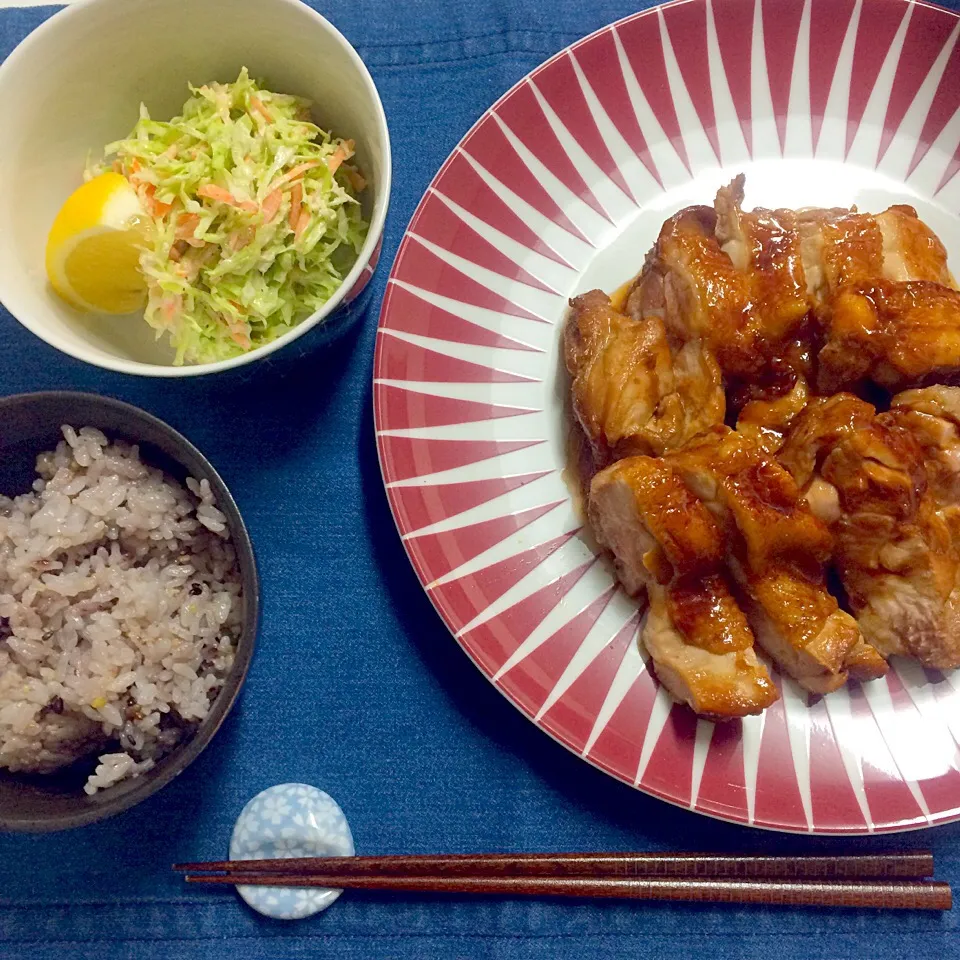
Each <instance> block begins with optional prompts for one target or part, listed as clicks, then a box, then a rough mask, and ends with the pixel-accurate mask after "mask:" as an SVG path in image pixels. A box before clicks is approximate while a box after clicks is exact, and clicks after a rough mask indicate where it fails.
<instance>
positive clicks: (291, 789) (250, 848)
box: [230, 783, 355, 920]
mask: <svg viewBox="0 0 960 960" xmlns="http://www.w3.org/2000/svg"><path fill="white" fill-rule="evenodd" d="M354 853H355V851H354V847H353V834H352V833H351V832H350V824H349V823H347V818H346V817H345V816H344V813H343V811H342V810H341V809H340V807H339V805H338V804H337V802H336V801H335V800H334V799H333V797H331V796H330V795H329V794H326V793H324V792H323V791H322V790H318V789H317V788H316V787H311V786H310V785H309V784H305V783H281V784H277V785H276V786H274V787H268V788H267V789H266V790H264V791H263V792H261V793H258V794H257V795H256V796H255V797H254V798H253V799H252V800H251V801H250V802H249V803H248V804H247V805H246V806H245V807H244V808H243V810H242V811H241V812H240V816H239V817H237V822H236V824H235V826H234V828H233V835H232V836H231V838H230V859H231V860H262V859H264V858H284V859H286V858H288V857H352V856H353V855H354ZM342 892H343V891H342V890H335V889H330V888H329V887H315V888H310V887H308V888H305V887H290V888H279V887H259V886H238V887H237V893H239V894H240V896H241V897H243V899H244V900H245V901H246V902H247V904H248V905H249V906H250V907H252V908H253V909H254V910H256V911H257V912H258V913H262V914H263V915H264V916H267V917H273V918H275V919H277V920H301V919H303V918H304V917H310V916H312V915H313V914H315V913H319V912H320V911H321V910H326V909H327V907H329V906H330V904H331V903H333V901H334V900H336V899H337V897H339V896H340V894H341V893H342Z"/></svg>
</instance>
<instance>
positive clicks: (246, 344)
mask: <svg viewBox="0 0 960 960" xmlns="http://www.w3.org/2000/svg"><path fill="white" fill-rule="evenodd" d="M230 339H231V340H232V341H233V342H234V343H236V344H239V345H240V346H241V347H243V349H244V350H249V349H250V338H249V337H248V336H247V334H246V332H245V331H243V330H231V331H230Z"/></svg>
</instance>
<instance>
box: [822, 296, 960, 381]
mask: <svg viewBox="0 0 960 960" xmlns="http://www.w3.org/2000/svg"><path fill="white" fill-rule="evenodd" d="M825 333H826V343H825V344H824V346H823V348H822V349H821V350H820V353H819V356H818V360H819V372H818V380H817V386H818V388H819V391H820V392H821V393H834V392H836V391H837V390H849V389H852V388H856V387H857V386H858V385H859V384H861V383H862V382H864V381H867V380H870V381H873V382H874V383H876V384H879V385H880V386H881V387H884V388H886V389H887V390H891V391H892V390H899V389H902V388H903V387H907V386H910V385H913V384H922V383H927V382H929V381H930V380H931V379H933V380H937V381H940V382H951V381H956V380H958V379H960V291H957V290H953V289H951V288H950V287H945V286H943V285H942V284H939V283H933V282H931V281H928V280H913V281H903V282H894V281H888V280H872V281H867V282H865V283H860V284H854V285H851V286H848V287H844V288H843V289H842V290H841V291H840V292H839V293H838V294H837V295H836V296H835V297H834V298H833V300H832V302H831V304H830V306H829V308H828V309H827V311H826V313H825Z"/></svg>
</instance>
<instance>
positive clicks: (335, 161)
mask: <svg viewBox="0 0 960 960" xmlns="http://www.w3.org/2000/svg"><path fill="white" fill-rule="evenodd" d="M353 146H354V144H353V141H352V140H344V141H343V143H341V144H340V145H339V146H338V147H337V149H336V150H334V151H333V153H332V154H331V155H330V156H329V157H327V168H328V169H329V170H330V172H331V173H336V172H337V168H338V167H339V166H340V164H341V163H343V161H344V160H349V159H350V158H351V157H352V156H353Z"/></svg>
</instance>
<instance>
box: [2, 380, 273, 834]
mask: <svg viewBox="0 0 960 960" xmlns="http://www.w3.org/2000/svg"><path fill="white" fill-rule="evenodd" d="M53 405H61V406H63V407H65V408H71V409H75V413H73V414H72V415H71V417H70V418H69V419H63V418H56V419H58V420H62V422H64V423H66V422H71V421H76V422H75V423H71V425H73V426H75V427H77V428H79V427H82V426H90V427H96V428H97V429H99V430H102V431H103V432H104V433H105V434H106V436H107V438H108V440H109V441H110V442H111V443H113V442H115V441H117V440H121V441H125V442H127V443H131V444H138V445H140V444H142V445H148V446H151V447H155V448H157V449H158V450H159V451H160V452H161V453H162V454H164V455H165V456H166V457H167V458H169V459H170V460H171V461H173V462H175V463H176V464H177V465H178V466H179V467H180V468H181V469H182V470H183V471H184V474H185V475H186V476H193V477H195V478H196V479H197V480H207V481H208V482H209V483H210V487H211V489H212V491H213V493H214V498H215V500H214V502H215V504H216V506H217V508H218V509H219V510H221V511H222V512H223V513H224V514H225V515H226V518H227V530H228V532H229V534H230V541H231V543H232V545H233V548H234V550H235V551H236V555H237V566H238V568H239V573H240V585H241V589H242V591H243V594H242V601H243V610H242V616H241V628H240V634H239V636H238V638H237V644H236V654H235V657H234V663H233V666H232V667H231V669H230V672H229V673H228V674H227V676H226V678H225V680H224V682H223V686H222V687H221V688H220V691H219V693H218V694H217V697H216V699H215V700H214V701H213V704H212V705H211V707H210V712H209V713H208V714H207V716H206V717H205V718H204V719H203V720H202V721H201V723H200V725H199V727H198V728H197V731H196V732H195V733H194V734H193V735H192V736H191V737H190V738H189V739H188V740H185V741H184V742H183V743H182V744H180V745H178V746H177V747H175V748H174V749H173V751H172V752H171V753H170V754H169V755H167V756H166V757H164V758H163V759H162V760H160V761H159V762H158V763H157V765H156V766H155V767H154V768H153V769H151V770H149V771H147V772H146V773H143V774H141V775H139V776H138V777H136V778H133V779H131V780H126V781H121V782H120V783H118V784H115V785H113V786H110V787H107V788H105V789H103V790H101V791H99V792H98V793H96V794H94V795H93V796H87V795H86V794H85V793H83V791H82V789H78V790H77V792H76V794H75V795H74V794H71V795H65V796H63V803H64V805H65V806H69V808H70V809H68V810H65V811H64V812H62V813H43V814H36V813H31V812H29V809H21V810H15V811H10V810H8V809H5V807H6V804H5V803H4V799H3V791H2V790H0V831H6V832H13V833H46V832H52V831H58V830H70V829H74V828H76V827H81V826H85V825H86V824H89V823H94V822H96V821H98V820H103V819H105V818H107V817H111V816H114V815H115V814H118V813H121V812H123V811H125V810H129V809H130V808H131V807H134V806H136V805H137V804H138V803H140V802H141V801H143V800H145V799H146V798H147V797H149V796H151V795H153V794H154V793H156V792H157V791H158V790H160V789H161V788H162V787H164V786H166V785H167V784H168V783H170V781H172V780H173V779H174V778H175V777H176V776H178V775H179V774H180V773H182V772H183V771H184V770H185V769H186V768H187V767H188V766H189V765H190V764H191V763H192V762H193V761H194V760H195V759H196V758H197V757H198V756H199V755H200V753H201V752H202V751H203V750H204V749H205V748H206V747H207V745H208V744H209V743H210V741H211V740H212V739H213V737H214V735H215V734H216V733H217V731H218V730H219V729H220V727H221V726H222V724H223V722H224V720H226V718H227V716H228V715H229V713H230V711H231V709H232V708H233V705H234V703H235V702H236V700H237V697H238V695H239V693H240V689H241V687H242V686H243V683H244V680H245V679H246V675H247V670H248V668H249V666H250V661H251V659H252V657H253V651H254V646H255V641H256V634H257V631H258V628H259V624H260V578H259V574H258V571H257V564H256V557H255V555H254V550H253V544H252V542H251V540H250V535H249V533H248V531H247V527H246V524H245V523H244V521H243V517H242V515H241V513H240V510H239V508H238V506H237V504H236V501H235V500H234V498H233V495H232V494H231V493H230V490H229V488H228V487H227V485H226V483H225V482H224V480H223V478H222V477H221V476H220V474H219V473H218V472H217V470H216V469H215V468H214V466H213V464H211V463H210V461H209V460H208V459H207V458H206V457H205V456H204V455H203V453H201V452H200V450H199V449H198V448H197V447H196V446H194V444H193V443H191V442H190V441H189V440H188V439H187V438H186V437H185V436H183V434H181V433H180V432H179V431H177V430H176V429H174V428H173V427H171V426H170V425H169V424H168V423H166V422H164V421H163V420H161V419H160V418H159V417H156V416H154V415H153V414H152V413H148V412H147V411H146V410H142V409H140V408H139V407H136V406H134V405H133V404H129V403H126V402H125V401H122V400H116V399H114V398H113V397H105V396H99V395H97V394H92V393H85V392H82V391H72V390H47V391H39V392H34V393H20V394H13V395H10V396H6V397H0V455H2V451H3V449H4V447H5V446H6V445H14V444H19V443H21V442H23V441H24V440H29V439H30V435H29V430H30V421H29V420H28V421H27V424H26V425H23V424H22V421H19V420H17V419H15V418H17V417H18V415H21V414H23V413H24V412H25V411H28V410H30V409H31V408H34V409H37V408H38V409H39V410H41V411H42V410H44V409H45V408H46V407H48V406H53ZM98 411H99V412H100V413H101V414H103V413H106V412H108V413H109V414H112V415H113V418H115V419H116V421H117V422H120V423H123V424H124V426H122V427H117V426H104V425H103V424H102V423H100V422H98V421H97V419H96V417H97V412H98ZM107 419H111V418H110V417H108V418H107ZM81 421H82V422H81ZM45 422H46V424H47V429H49V431H50V435H51V436H53V435H54V434H55V433H56V432H58V431H59V429H60V426H61V423H60V422H57V423H53V422H52V421H51V420H50V419H49V418H46V421H45ZM11 423H16V424H17V426H16V427H14V428H10V426H9V425H10V424H11ZM43 449H45V448H44V447H40V448H39V449H37V450H36V451H35V454H40V453H41V452H43ZM144 463H146V464H147V465H148V466H157V464H155V463H153V462H152V459H151V457H150V456H149V455H148V456H146V457H145V458H144ZM161 469H163V467H162V465H161ZM163 472H164V474H166V475H168V476H169V472H168V471H167V470H166V469H163ZM175 479H177V480H178V482H182V478H179V477H177V478H175ZM5 492H6V491H0V493H5ZM22 492H27V491H14V494H17V493H22ZM0 776H2V778H3V781H4V783H5V784H6V783H16V782H17V780H19V779H26V777H25V775H23V774H16V773H10V772H8V771H2V773H0ZM49 776H51V777H56V774H51V775H49ZM29 780H30V784H31V785H33V786H38V785H39V784H41V783H42V780H41V779H39V778H38V776H36V775H31V776H30V777H29ZM51 792H53V791H51Z"/></svg>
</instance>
